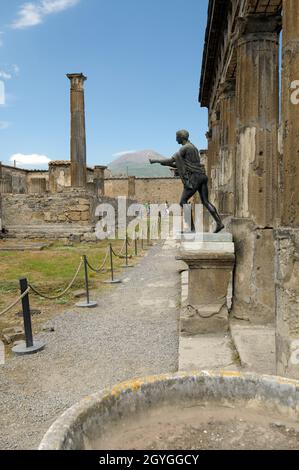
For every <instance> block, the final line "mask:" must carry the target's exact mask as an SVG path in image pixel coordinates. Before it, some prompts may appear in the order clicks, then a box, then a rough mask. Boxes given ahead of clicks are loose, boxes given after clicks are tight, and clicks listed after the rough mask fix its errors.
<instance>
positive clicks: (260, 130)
mask: <svg viewBox="0 0 299 470" xmlns="http://www.w3.org/2000/svg"><path fill="white" fill-rule="evenodd" d="M280 28H281V17H277V16H259V15H248V16H247V17H246V18H245V19H241V20H240V31H241V34H240V38H239V40H238V44H237V47H238V67H237V91H236V94H237V108H236V109H237V138H238V145H237V168H236V170H237V173H236V180H237V188H236V216H237V217H241V218H249V219H251V220H252V221H253V223H254V224H255V225H257V226H258V227H273V226H274V224H275V220H276V216H277V214H276V207H277V191H278V122H279V68H278V67H279V31H280Z"/></svg>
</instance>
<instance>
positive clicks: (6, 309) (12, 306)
mask: <svg viewBox="0 0 299 470" xmlns="http://www.w3.org/2000/svg"><path fill="white" fill-rule="evenodd" d="M29 291H30V288H29V287H28V289H27V290H26V291H25V292H23V294H22V295H20V297H18V298H17V299H16V300H15V301H14V302H13V303H12V304H11V305H9V306H8V307H6V308H5V309H4V310H3V311H2V312H0V317H1V315H4V314H5V313H7V312H9V310H11V309H12V308H14V307H15V306H16V305H17V304H18V303H19V302H20V301H21V300H22V299H23V298H24V297H25V296H26V295H27V294H28V293H29Z"/></svg>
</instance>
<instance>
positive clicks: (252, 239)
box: [199, 0, 299, 378]
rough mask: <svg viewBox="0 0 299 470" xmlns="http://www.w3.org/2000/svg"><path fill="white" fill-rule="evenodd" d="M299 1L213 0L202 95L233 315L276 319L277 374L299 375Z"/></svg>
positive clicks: (256, 319) (254, 320)
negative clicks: (231, 270)
mask: <svg viewBox="0 0 299 470" xmlns="http://www.w3.org/2000/svg"><path fill="white" fill-rule="evenodd" d="M298 6H299V5H298V1H297V0H283V1H282V0H267V1H265V0H231V1H230V0H210V2H209V12H208V24H207V30H206V38H205V49H204V57H203V66H202V75H201V86H200V96H199V101H200V103H201V105H202V106H204V107H207V108H208V110H209V131H208V133H207V138H208V174H209V176H210V178H211V185H212V187H211V193H212V199H213V202H214V203H215V204H216V205H217V206H218V207H219V208H220V210H221V212H222V215H223V217H224V218H225V220H226V224H227V226H228V228H229V230H230V231H231V232H232V234H233V237H234V242H235V246H236V268H235V274H234V301H233V312H232V313H233V316H234V317H235V318H238V319H241V320H244V321H248V322H251V323H253V324H274V323H276V326H277V330H276V331H277V333H276V337H277V338H276V339H277V364H278V366H277V372H278V374H280V375H288V376H294V377H297V378H299V366H298V365H296V360H294V348H295V347H296V341H298V340H299V230H298V229H299V210H298V206H299V184H298V183H299V180H298V176H299V174H298V170H299V104H298V103H299V100H298V92H296V90H298V87H299V82H298V80H299V8H298ZM281 31H282V71H281V73H282V93H281V103H282V106H281V109H282V113H281V117H280V112H279V110H280V93H279V90H280V88H279V78H280V67H279V66H280V64H279V45H280V38H281V35H280V33H281ZM297 347H298V343H297Z"/></svg>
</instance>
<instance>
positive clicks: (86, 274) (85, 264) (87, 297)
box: [83, 255, 89, 304]
mask: <svg viewBox="0 0 299 470" xmlns="http://www.w3.org/2000/svg"><path fill="white" fill-rule="evenodd" d="M83 259H84V274H85V289H86V299H87V303H88V304H89V283H88V266H87V258H86V255H84V256H83Z"/></svg>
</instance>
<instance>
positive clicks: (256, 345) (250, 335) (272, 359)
mask: <svg viewBox="0 0 299 470" xmlns="http://www.w3.org/2000/svg"><path fill="white" fill-rule="evenodd" d="M230 330H231V336H232V340H233V343H234V346H235V348H236V350H237V352H238V354H239V357H240V361H241V365H242V367H243V368H244V369H246V370H247V371H249V372H257V373H259V374H268V375H276V346H275V327H274V325H266V326H264V325H248V324H245V325H244V323H240V322H236V321H231V323H230Z"/></svg>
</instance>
